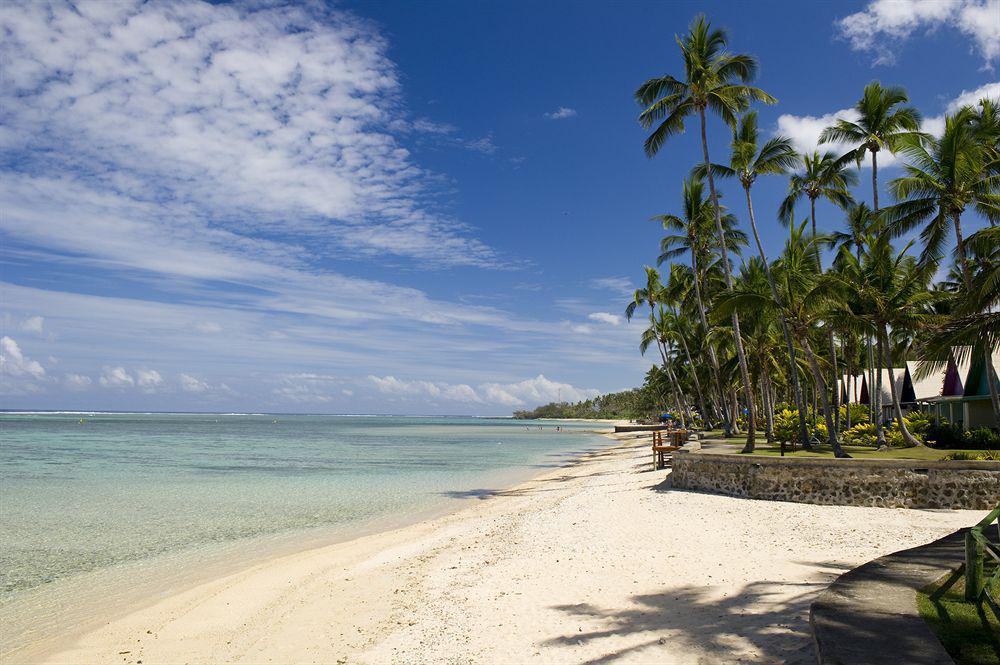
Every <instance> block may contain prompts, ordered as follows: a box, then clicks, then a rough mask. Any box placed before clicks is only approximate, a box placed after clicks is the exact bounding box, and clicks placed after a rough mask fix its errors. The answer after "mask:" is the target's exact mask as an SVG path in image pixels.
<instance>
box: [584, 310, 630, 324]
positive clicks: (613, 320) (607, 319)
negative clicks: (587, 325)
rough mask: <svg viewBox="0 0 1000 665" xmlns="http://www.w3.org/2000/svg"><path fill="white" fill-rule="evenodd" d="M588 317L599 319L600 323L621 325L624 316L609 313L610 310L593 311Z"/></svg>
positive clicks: (592, 319) (593, 319) (594, 319)
mask: <svg viewBox="0 0 1000 665" xmlns="http://www.w3.org/2000/svg"><path fill="white" fill-rule="evenodd" d="M587 318H588V319H590V320H591V321H597V322H598V323H607V324H609V325H612V326H617V325H621V322H622V317H620V316H619V315H617V314H609V313H608V312H593V313H591V314H588V315H587Z"/></svg>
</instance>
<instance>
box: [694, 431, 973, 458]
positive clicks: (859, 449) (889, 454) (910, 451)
mask: <svg viewBox="0 0 1000 665" xmlns="http://www.w3.org/2000/svg"><path fill="white" fill-rule="evenodd" d="M702 437H703V439H704V441H705V442H706V443H713V444H727V445H732V446H738V447H739V448H742V447H743V444H745V443H746V437H739V436H733V437H728V438H726V437H723V436H722V430H711V431H708V432H703V433H702ZM756 441H757V444H756V446H755V449H754V452H753V454H754V455H767V456H777V455H781V448H780V447H779V446H776V445H774V446H772V445H768V443H767V440H766V439H765V438H764V437H763V436H758V437H757V439H756ZM844 450H845V451H846V452H847V453H848V454H849V455H850V456H851V457H855V458H858V459H922V460H940V459H944V457H945V456H946V455H948V454H950V453H957V452H973V453H975V452H982V451H973V450H970V451H962V450H957V449H948V450H945V449H935V448H927V447H919V448H886V449H885V450H876V449H875V448H868V447H865V446H844ZM733 452H739V450H734V451H733ZM785 457H833V450H832V449H831V448H830V446H829V445H827V444H825V443H824V444H820V445H818V446H813V449H812V450H803V449H802V448H801V447H797V448H796V450H795V452H792V451H791V450H789V449H786V450H785Z"/></svg>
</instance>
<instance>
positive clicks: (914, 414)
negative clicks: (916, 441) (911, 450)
mask: <svg viewBox="0 0 1000 665" xmlns="http://www.w3.org/2000/svg"><path fill="white" fill-rule="evenodd" d="M904 420H905V421H906V428H907V429H908V430H910V433H911V434H913V436H916V437H918V438H923V435H924V434H926V433H927V431H928V430H929V429H930V428H931V426H932V425H933V424H934V415H933V414H931V413H927V412H925V411H911V412H910V413H909V414H908V415H907V416H906V417H905V418H904Z"/></svg>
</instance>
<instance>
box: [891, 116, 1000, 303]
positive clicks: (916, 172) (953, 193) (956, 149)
mask: <svg viewBox="0 0 1000 665" xmlns="http://www.w3.org/2000/svg"><path fill="white" fill-rule="evenodd" d="M974 117H975V114H974V112H973V110H972V109H971V108H968V107H966V108H963V109H961V110H959V111H958V112H956V113H955V114H954V115H951V116H949V117H947V118H946V119H945V128H944V133H943V134H942V135H941V138H940V139H936V138H933V137H916V136H907V137H903V138H901V139H900V140H899V141H897V148H898V150H899V152H901V153H902V154H903V156H904V158H905V160H906V162H907V163H906V164H905V165H904V167H903V168H904V169H905V171H906V175H904V176H902V177H900V178H896V179H895V180H893V181H892V182H891V183H889V188H890V190H891V191H892V193H893V195H894V196H895V197H896V198H897V199H898V200H899V203H897V204H896V205H894V206H892V207H891V208H889V209H887V210H886V213H885V214H886V218H887V220H888V222H889V224H890V229H891V231H892V232H893V234H894V235H901V234H903V233H906V232H907V231H910V230H912V229H913V228H915V227H916V226H918V225H920V224H924V227H923V229H922V230H921V232H920V238H921V240H922V241H923V245H924V249H923V254H922V259H923V260H924V261H928V260H936V259H937V258H939V257H940V255H941V252H942V249H943V246H944V238H945V236H946V234H947V231H948V227H949V226H950V227H951V228H952V229H953V230H954V232H955V249H956V252H957V254H958V264H959V268H960V269H961V271H962V280H963V282H964V286H965V288H966V289H969V288H971V282H972V272H971V270H970V268H969V260H968V251H967V250H966V247H965V239H964V237H963V235H962V214H963V213H964V212H965V211H966V210H967V209H968V208H972V209H973V210H975V211H976V212H978V213H979V214H981V215H983V216H984V217H986V218H987V219H989V220H991V221H994V222H995V221H997V220H998V219H1000V161H998V160H997V158H996V156H995V155H994V154H992V153H991V151H990V150H989V149H987V147H986V144H985V143H983V142H982V141H980V136H981V134H980V133H979V132H978V131H977V129H976V126H975V125H974V124H973V118H974Z"/></svg>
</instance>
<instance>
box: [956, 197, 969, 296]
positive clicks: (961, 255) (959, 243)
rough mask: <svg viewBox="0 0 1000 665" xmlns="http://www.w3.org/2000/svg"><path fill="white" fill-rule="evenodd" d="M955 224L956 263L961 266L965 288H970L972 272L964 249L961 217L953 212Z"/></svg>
mask: <svg viewBox="0 0 1000 665" xmlns="http://www.w3.org/2000/svg"><path fill="white" fill-rule="evenodd" d="M953 219H954V226H955V248H956V249H957V250H958V263H959V265H960V266H961V268H962V281H964V282H965V290H966V291H971V290H972V272H971V271H970V270H969V258H968V255H967V254H966V251H965V239H964V238H962V217H961V215H960V214H958V213H955V215H954V216H953Z"/></svg>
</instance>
